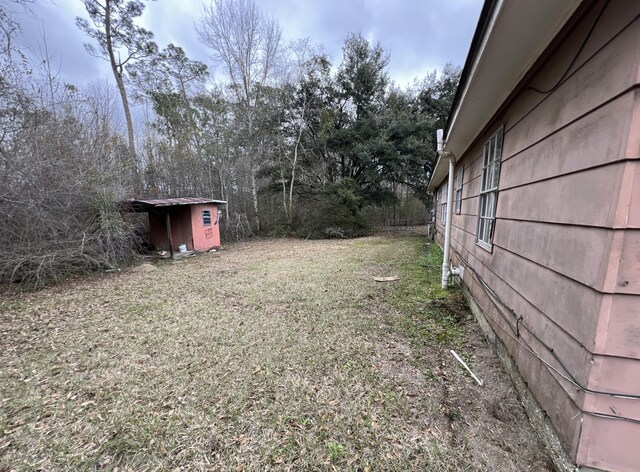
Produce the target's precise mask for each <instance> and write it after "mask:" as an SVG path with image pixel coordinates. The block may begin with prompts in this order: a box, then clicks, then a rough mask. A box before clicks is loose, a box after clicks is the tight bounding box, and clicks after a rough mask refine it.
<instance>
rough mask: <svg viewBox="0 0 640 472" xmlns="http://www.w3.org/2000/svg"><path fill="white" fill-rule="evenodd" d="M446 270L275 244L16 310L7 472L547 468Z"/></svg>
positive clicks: (18, 299) (28, 302)
mask: <svg viewBox="0 0 640 472" xmlns="http://www.w3.org/2000/svg"><path fill="white" fill-rule="evenodd" d="M440 257H441V256H440V251H439V249H437V248H436V247H435V245H432V246H430V247H426V248H425V246H424V238H422V237H419V236H405V237H397V236H375V237H369V238H360V239H355V240H350V241H298V240H272V241H260V242H250V243H240V244H234V245H229V246H228V247H227V249H226V250H225V251H223V252H221V253H217V254H206V255H201V256H198V257H196V258H192V259H189V260H184V261H180V262H174V263H166V262H165V263H159V264H157V265H153V266H151V265H149V264H145V265H143V266H140V267H138V268H136V269H133V270H129V271H126V272H124V273H122V274H118V275H109V276H101V277H91V278H87V279H84V280H78V281H75V282H73V283H67V284H64V285H61V286H58V287H53V288H49V289H46V290H43V291H40V292H38V293H34V294H29V295H19V296H15V295H12V296H6V295H5V296H3V298H2V301H0V470H13V469H15V470H33V469H42V470H51V469H95V468H104V469H110V470H115V469H116V468H117V469H118V470H164V469H171V470H176V469H177V470H218V469H219V470H247V471H248V470H268V469H277V470H288V469H291V470H318V469H328V470H363V471H373V470H451V471H454V470H456V471H457V470H495V471H503V470H504V471H511V470H513V471H523V470H550V467H549V465H548V461H547V459H546V456H545V454H544V452H543V451H542V449H541V446H540V445H539V444H538V442H537V441H536V438H535V435H534V434H533V432H532V430H531V429H530V426H529V423H528V420H527V418H526V416H525V414H524V410H523V408H522V407H521V405H520V403H519V401H518V399H517V397H516V394H515V391H514V390H513V388H512V387H511V386H510V383H509V380H508V378H507V375H506V373H505V372H504V371H502V369H501V368H500V366H499V363H498V361H497V359H496V357H495V356H494V355H493V354H492V352H491V350H490V349H489V347H488V346H487V345H486V343H485V342H484V340H483V338H482V336H481V334H480V331H479V329H478V328H477V326H476V325H475V323H474V322H473V321H472V319H471V318H470V315H469V313H468V310H467V308H466V306H465V304H464V300H463V299H462V297H461V295H460V293H459V292H457V291H455V290H453V291H452V292H449V293H443V292H442V291H441V290H440V289H439V288H438V287H439V277H440V276H439V273H440V259H439V258H440ZM389 275H397V276H400V280H398V281H392V282H382V283H379V282H375V281H374V280H373V277H374V276H389ZM450 348H454V349H456V350H457V351H458V352H459V353H460V354H461V355H462V356H463V357H464V358H465V359H466V360H467V361H469V362H470V363H471V365H472V368H473V369H474V371H476V373H477V375H478V376H480V377H481V378H483V379H484V380H485V384H486V385H485V387H483V388H481V387H478V386H477V385H476V384H475V383H474V381H473V380H472V379H471V378H470V377H469V376H468V375H467V374H465V373H464V372H463V371H462V369H461V367H460V366H459V365H458V364H457V363H456V362H455V360H454V359H453V358H452V356H451V355H450V353H449V351H448V350H449V349H450Z"/></svg>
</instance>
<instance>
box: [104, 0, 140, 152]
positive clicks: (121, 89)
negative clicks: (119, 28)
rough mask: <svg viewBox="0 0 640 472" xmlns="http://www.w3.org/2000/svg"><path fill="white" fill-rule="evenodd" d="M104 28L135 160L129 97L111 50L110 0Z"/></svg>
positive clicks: (120, 68)
mask: <svg viewBox="0 0 640 472" xmlns="http://www.w3.org/2000/svg"><path fill="white" fill-rule="evenodd" d="M104 28H105V34H106V37H107V52H108V54H109V62H110V64H111V70H112V71H113V77H114V78H115V79H116V84H117V86H118V91H119V92H120V98H121V99H122V107H123V108H124V117H125V120H126V122H127V136H128V138H129V152H130V153H131V158H132V159H134V162H135V155H136V148H135V143H134V138H133V120H132V119H131V110H130V109H129V99H128V98H127V90H126V89H125V87H124V80H123V79H122V66H121V65H119V64H118V62H117V61H116V56H115V53H114V51H113V40H112V37H111V0H107V1H106V7H105V15H104Z"/></svg>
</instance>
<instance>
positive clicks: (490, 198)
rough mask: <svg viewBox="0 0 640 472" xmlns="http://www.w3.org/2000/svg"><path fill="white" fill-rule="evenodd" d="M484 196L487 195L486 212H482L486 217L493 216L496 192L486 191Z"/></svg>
mask: <svg viewBox="0 0 640 472" xmlns="http://www.w3.org/2000/svg"><path fill="white" fill-rule="evenodd" d="M486 197H487V212H486V213H485V214H484V216H486V217H488V218H493V217H494V216H495V212H496V209H495V205H496V193H495V192H491V193H487V194H486Z"/></svg>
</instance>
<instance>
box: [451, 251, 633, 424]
mask: <svg viewBox="0 0 640 472" xmlns="http://www.w3.org/2000/svg"><path fill="white" fill-rule="evenodd" d="M454 252H455V253H456V254H457V255H458V257H459V258H460V260H461V261H463V262H464V264H465V265H466V266H467V268H468V269H469V271H470V272H471V273H472V274H473V276H474V278H475V279H476V280H477V281H478V283H479V284H480V285H481V286H482V287H483V289H484V291H485V293H486V294H487V296H488V297H489V299H490V300H491V302H492V303H493V304H494V305H495V306H496V308H497V310H498V313H499V314H500V315H501V316H502V318H503V319H504V320H505V321H506V322H507V324H508V325H509V328H511V331H512V332H510V331H507V330H506V329H505V328H504V327H503V326H502V325H500V324H499V323H498V321H497V320H496V319H495V318H493V317H491V316H489V315H488V314H487V311H486V310H484V309H483V310H482V311H483V312H484V313H485V314H487V316H489V318H490V319H491V320H492V321H493V322H494V323H495V324H496V325H498V326H499V327H500V328H501V329H502V330H503V331H504V332H505V333H507V334H508V335H509V336H511V337H512V338H513V339H514V340H516V341H517V342H518V343H519V344H521V345H522V346H523V347H524V348H525V349H526V350H527V351H529V352H530V353H531V354H533V355H534V356H535V357H536V358H537V359H538V360H540V361H541V362H542V363H543V364H545V365H546V366H547V367H548V368H550V369H552V370H553V371H554V372H556V373H557V374H558V375H560V376H561V377H562V378H564V379H565V380H567V381H568V382H570V383H571V384H572V385H574V386H575V387H576V388H577V389H579V390H582V391H583V392H586V393H590V394H594V395H603V396H610V397H615V398H623V399H629V400H638V399H640V395H628V394H622V393H614V392H606V391H600V390H594V389H590V388H588V387H585V386H584V385H582V384H581V383H580V382H579V381H578V380H577V379H576V378H575V377H574V376H573V375H572V374H571V372H570V371H569V369H568V368H567V367H566V366H565V365H564V363H563V362H562V360H561V359H560V358H559V357H558V355H557V354H556V353H555V351H554V349H553V348H552V347H551V346H549V345H548V344H546V343H545V342H544V341H543V340H542V339H540V338H539V337H538V336H537V335H536V334H535V333H534V332H533V331H532V330H531V328H529V327H528V326H527V325H526V324H525V323H524V318H523V317H522V316H520V317H518V316H517V314H516V313H515V312H514V311H513V310H511V309H510V308H509V307H508V306H507V305H506V304H505V303H504V302H503V301H502V300H501V299H500V297H499V296H498V295H497V294H496V293H495V292H494V291H493V290H492V289H491V288H490V287H489V286H488V285H487V283H486V282H485V281H484V279H483V278H482V276H481V275H480V274H478V272H477V271H476V270H475V269H474V268H473V267H471V266H470V265H469V263H468V262H467V261H466V260H465V259H464V258H463V257H462V255H461V254H460V253H459V252H458V251H455V250H454ZM469 296H470V297H471V298H472V299H473V301H474V302H475V303H476V304H478V306H479V307H481V308H482V305H481V304H480V303H479V302H478V300H476V299H475V297H473V295H472V294H471V293H469ZM499 305H502V306H504V307H506V308H508V310H509V312H510V313H511V314H512V316H514V317H515V319H516V320H517V321H516V324H517V325H518V326H522V328H524V329H525V330H526V331H527V332H528V333H530V334H531V335H532V336H533V338H534V339H535V340H536V341H538V342H539V343H540V344H541V345H542V346H544V348H545V349H547V350H548V351H549V353H551V355H552V356H553V358H554V359H555V360H556V361H557V362H558V364H560V366H561V368H562V369H563V370H564V372H561V371H560V370H558V369H557V368H556V367H554V366H553V365H551V364H549V363H548V362H547V361H546V360H544V359H543V358H542V357H540V355H539V354H538V353H537V352H535V351H534V350H533V349H532V348H531V347H530V346H529V345H528V344H526V343H524V342H523V340H522V338H521V337H520V336H518V331H517V330H516V329H514V328H513V326H512V324H511V321H509V319H508V318H507V317H506V316H505V315H504V313H503V312H502V309H501V308H500V306H499ZM615 418H621V417H615ZM629 419H630V420H631V418H629Z"/></svg>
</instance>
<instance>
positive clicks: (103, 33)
mask: <svg viewBox="0 0 640 472" xmlns="http://www.w3.org/2000/svg"><path fill="white" fill-rule="evenodd" d="M82 2H83V3H84V6H85V8H86V9H87V13H89V17H90V18H91V21H92V23H93V26H92V25H91V24H89V21H87V20H86V19H84V18H76V24H77V25H78V27H79V28H80V29H81V30H82V31H84V32H85V33H86V34H87V35H88V36H89V37H90V38H92V39H94V40H95V41H96V42H97V43H98V47H97V48H96V47H95V46H94V45H93V44H85V47H86V49H87V51H88V52H89V54H91V55H93V56H96V57H101V58H103V59H107V60H108V61H109V64H110V65H111V70H112V72H113V77H114V78H115V80H116V84H117V86H118V91H119V92H120V98H121V99H122V107H123V108H124V115H125V118H126V121H127V135H128V138H129V150H130V152H131V154H132V155H135V142H134V133H133V120H132V119H131V110H130V108H129V99H128V97H127V90H126V88H125V85H124V67H125V65H127V64H129V63H130V62H131V61H135V60H137V59H141V58H144V57H147V56H150V55H151V54H154V53H155V52H156V51H157V49H158V48H157V46H156V44H155V43H154V42H153V41H152V38H153V33H151V32H150V31H147V30H145V29H144V28H141V27H140V26H136V25H135V24H134V20H135V19H136V18H137V17H139V16H140V15H142V12H143V11H144V3H142V1H141V0H126V1H125V0H102V1H100V0H82Z"/></svg>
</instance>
